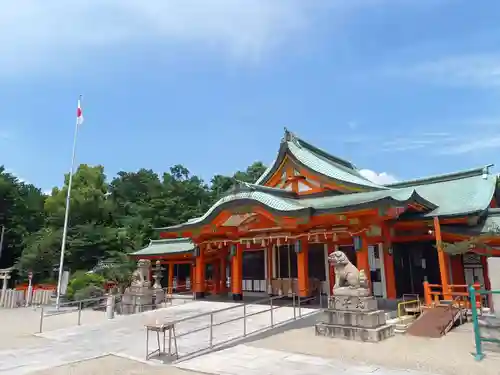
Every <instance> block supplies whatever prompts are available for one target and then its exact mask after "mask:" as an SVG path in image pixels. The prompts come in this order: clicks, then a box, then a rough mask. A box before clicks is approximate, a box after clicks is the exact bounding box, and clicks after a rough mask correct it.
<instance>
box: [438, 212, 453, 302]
mask: <svg viewBox="0 0 500 375" xmlns="http://www.w3.org/2000/svg"><path fill="white" fill-rule="evenodd" d="M434 234H435V236H436V247H437V252H438V260H439V273H440V274H441V285H442V288H443V297H444V299H445V300H450V299H451V295H450V283H449V277H448V276H449V275H448V259H447V258H448V257H447V254H445V252H444V250H443V240H442V237H441V225H440V224H439V218H438V217H437V216H435V217H434Z"/></svg>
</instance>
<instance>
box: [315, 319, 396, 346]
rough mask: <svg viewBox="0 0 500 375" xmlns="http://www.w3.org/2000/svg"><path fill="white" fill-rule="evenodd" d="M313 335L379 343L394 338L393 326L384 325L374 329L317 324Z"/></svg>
mask: <svg viewBox="0 0 500 375" xmlns="http://www.w3.org/2000/svg"><path fill="white" fill-rule="evenodd" d="M315 333H316V335H317V336H326V337H333V338H342V339H346V340H355V341H367V342H379V341H382V340H384V339H387V338H389V337H391V336H394V326H393V325H389V324H385V325H383V326H380V327H376V328H363V327H352V326H343V325H337V324H328V323H318V324H316V326H315Z"/></svg>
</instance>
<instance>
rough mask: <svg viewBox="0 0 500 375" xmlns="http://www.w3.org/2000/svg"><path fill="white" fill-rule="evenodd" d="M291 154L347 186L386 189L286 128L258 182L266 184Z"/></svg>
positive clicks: (302, 163)
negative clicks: (277, 148)
mask: <svg viewBox="0 0 500 375" xmlns="http://www.w3.org/2000/svg"><path fill="white" fill-rule="evenodd" d="M287 155H288V156H290V157H291V158H292V159H293V160H295V161H297V162H298V163H299V164H301V165H303V166H304V167H306V168H308V169H310V170H311V171H313V172H315V173H318V174H321V175H323V176H325V177H327V178H329V179H332V180H334V181H336V182H339V183H341V184H344V185H347V186H354V187H362V188H365V189H367V190H385V189H387V187H385V186H382V185H379V184H376V183H374V182H372V181H370V180H368V179H367V178H365V177H363V176H362V175H361V174H360V173H359V170H358V169H357V168H356V167H355V166H354V164H352V163H351V162H349V161H347V160H344V159H341V158H338V157H336V156H333V155H331V154H329V153H327V152H326V151H324V150H321V149H319V148H317V147H315V146H313V145H311V144H310V143H308V142H306V141H304V140H302V139H300V138H298V137H297V136H295V135H294V134H293V133H291V132H289V131H288V130H287V129H285V136H284V137H283V139H282V141H281V145H280V149H279V151H278V156H277V157H276V160H275V161H274V162H273V163H272V165H271V166H270V167H269V168H268V169H267V170H266V171H265V172H264V173H263V174H262V176H260V177H259V179H258V180H257V182H256V184H258V185H264V184H265V183H266V182H267V181H269V179H270V178H271V177H272V176H273V175H274V173H276V171H277V170H278V169H279V167H280V165H281V163H282V162H283V160H284V158H285V156H287Z"/></svg>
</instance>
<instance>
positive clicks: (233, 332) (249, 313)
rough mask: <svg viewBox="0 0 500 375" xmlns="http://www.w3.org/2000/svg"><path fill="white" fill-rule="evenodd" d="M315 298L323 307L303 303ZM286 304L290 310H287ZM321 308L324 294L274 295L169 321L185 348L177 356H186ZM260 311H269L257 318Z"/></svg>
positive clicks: (277, 325)
mask: <svg viewBox="0 0 500 375" xmlns="http://www.w3.org/2000/svg"><path fill="white" fill-rule="evenodd" d="M313 301H317V302H318V303H319V309H318V308H317V306H316V308H305V307H303V305H304V304H307V305H309V304H311V303H312V302H313ZM286 308H288V309H289V310H285V309H286ZM290 308H291V311H290ZM304 310H306V311H304ZM321 310H322V298H321V295H319V294H318V296H312V297H307V298H301V297H299V296H298V295H295V294H294V295H293V296H292V297H287V296H274V297H267V298H263V299H261V300H257V301H252V302H243V303H236V304H234V305H233V306H230V307H227V308H223V309H220V310H216V311H211V312H206V313H201V314H198V315H194V316H189V317H186V318H182V319H178V320H174V321H168V322H165V324H168V325H170V326H175V330H176V332H177V333H176V335H175V336H176V337H175V339H176V341H177V342H179V344H178V345H179V348H180V349H181V352H180V353H176V359H181V360H186V359H187V358H192V357H195V356H198V355H202V354H205V353H207V352H209V351H212V350H215V349H219V348H222V347H224V346H225V345H228V344H230V343H232V342H235V341H238V340H241V339H244V338H247V337H249V336H254V335H257V334H260V333H263V332H265V331H267V330H270V329H273V328H277V327H281V326H283V325H285V324H288V323H291V322H293V321H295V320H298V319H301V318H305V317H307V316H311V315H313V314H316V313H318V312H319V311H321ZM259 315H264V316H266V315H267V316H268V318H267V319H266V318H264V319H256V317H257V316H259ZM188 336H191V337H190V338H188Z"/></svg>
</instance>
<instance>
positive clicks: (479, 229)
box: [131, 129, 500, 300]
mask: <svg viewBox="0 0 500 375" xmlns="http://www.w3.org/2000/svg"><path fill="white" fill-rule="evenodd" d="M490 167H491V165H488V166H486V167H481V168H476V169H470V170H465V171H461V172H455V173H449V174H445V175H440V176H433V177H428V178H421V179H416V180H410V181H402V182H397V183H393V184H387V185H380V184H377V183H375V182H372V181H370V180H368V179H367V178H365V177H363V176H362V175H361V174H360V172H359V170H358V169H357V168H356V167H355V166H354V165H353V164H352V163H351V162H349V161H346V160H343V159H340V158H338V157H336V156H333V155H330V154H329V153H327V152H325V151H323V150H321V149H319V148H317V147H315V146H313V145H311V144H310V143H308V142H306V141H304V140H303V139H301V138H299V137H297V136H296V135H295V134H293V133H291V132H289V131H288V130H286V129H285V135H284V137H283V139H282V141H281V144H280V147H279V151H278V155H277V157H276V159H275V161H274V162H273V163H272V164H271V165H270V166H269V168H268V169H267V170H266V171H265V172H264V173H263V175H262V176H261V177H260V178H259V179H258V180H257V182H256V183H254V184H249V183H244V182H236V184H235V186H234V187H233V188H232V189H231V190H230V191H228V192H227V193H226V194H225V195H224V196H223V197H222V198H220V199H219V200H218V201H217V202H216V203H215V204H214V205H213V206H212V207H211V208H210V209H209V210H208V211H207V212H206V213H205V214H204V215H203V216H201V217H197V218H193V219H191V220H189V221H187V222H185V223H182V224H179V225H175V226H170V227H166V228H158V231H159V232H160V237H161V238H162V239H161V240H156V241H151V243H150V245H149V246H148V247H146V248H144V249H142V250H139V251H137V252H135V253H132V254H131V255H132V256H133V257H135V258H137V259H143V258H144V259H151V260H152V261H153V262H155V261H156V260H160V262H161V263H162V264H164V265H166V266H167V267H166V268H167V269H168V272H166V273H165V274H166V276H165V277H166V280H163V286H166V285H168V286H171V287H172V286H173V287H174V288H175V289H182V288H186V289H192V290H193V291H194V292H195V293H196V295H197V297H198V298H200V297H203V296H204V295H205V294H207V293H213V294H219V293H228V292H229V293H231V295H232V297H233V299H235V300H240V299H242V297H243V295H244V294H247V293H248V294H250V293H262V294H270V295H292V294H293V293H295V294H298V295H300V296H303V297H306V296H310V295H312V294H314V293H317V292H319V291H322V292H323V293H325V294H330V293H331V288H332V286H333V284H334V274H333V272H334V271H333V269H332V268H331V267H330V266H329V264H328V260H327V258H328V255H329V254H330V253H331V252H333V251H335V250H337V249H338V250H341V251H343V252H345V253H346V255H347V256H348V258H349V259H350V261H351V262H352V263H353V264H354V265H355V266H356V267H358V268H359V269H363V270H364V271H365V274H366V275H367V277H368V278H369V281H370V285H371V288H372V291H373V294H374V295H375V296H376V297H379V298H383V299H388V300H394V299H397V298H400V297H401V296H403V295H404V294H414V295H420V296H422V295H423V294H424V282H425V281H427V282H428V283H430V284H437V285H439V286H440V287H441V290H442V294H443V298H445V299H446V298H449V296H448V294H449V293H451V291H452V290H453V287H454V286H457V287H464V286H465V285H467V284H468V285H470V284H473V283H474V282H479V283H481V284H483V285H484V286H485V287H486V288H487V289H488V288H489V280H488V269H487V263H486V257H485V255H484V254H485V251H486V249H484V248H481V246H476V247H472V246H471V248H470V251H468V252H467V253H464V254H458V255H450V254H449V252H446V251H444V247H445V245H446V244H450V243H456V242H460V241H464V240H467V239H469V238H471V236H477V235H481V234H483V235H485V234H487V233H490V232H491V228H498V227H500V210H499V209H498V208H497V205H498V192H497V176H496V175H493V174H491V173H490V172H489V169H490ZM484 242H485V243H487V244H488V248H489V253H488V254H489V255H492V254H493V255H500V251H498V250H495V249H494V246H495V245H497V244H498V243H500V237H498V235H493V234H492V235H491V236H489V237H488V236H487V237H486V239H485V240H484Z"/></svg>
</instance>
